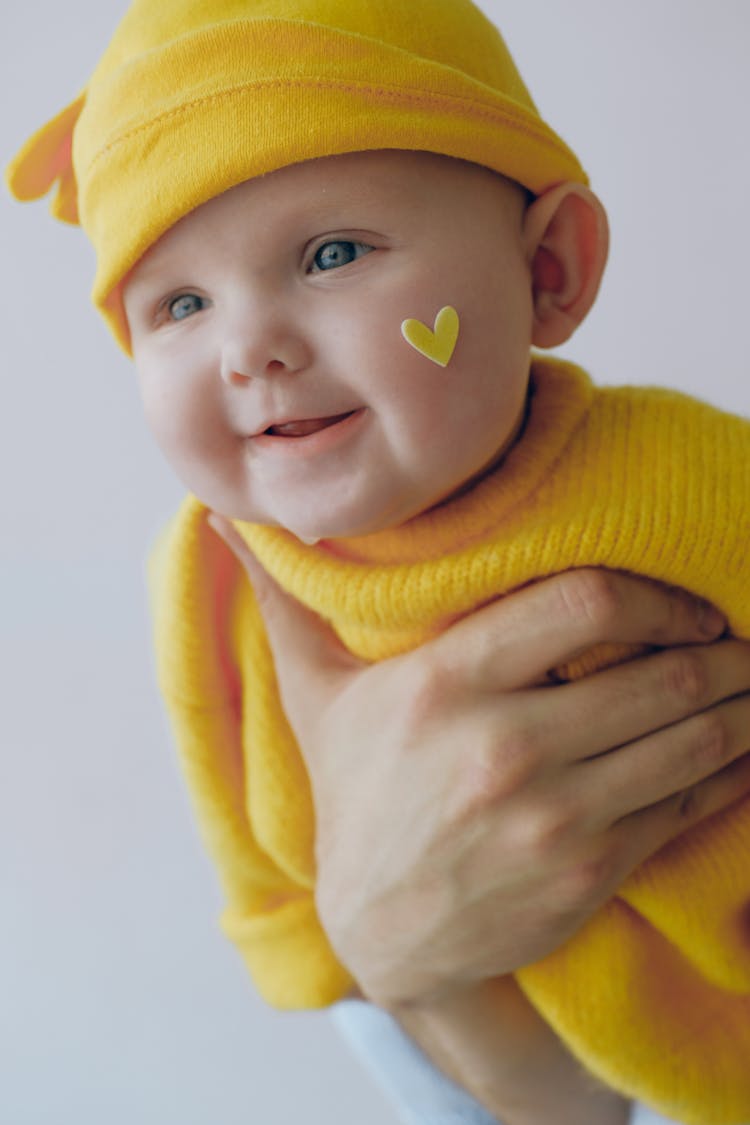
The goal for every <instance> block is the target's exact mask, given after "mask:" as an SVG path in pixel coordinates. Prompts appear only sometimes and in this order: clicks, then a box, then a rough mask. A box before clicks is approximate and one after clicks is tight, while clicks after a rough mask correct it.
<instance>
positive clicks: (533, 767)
mask: <svg viewBox="0 0 750 1125" xmlns="http://www.w3.org/2000/svg"><path fill="white" fill-rule="evenodd" d="M538 763H539V752H538V750H537V748H536V745H535V743H534V740H533V736H532V735H531V734H530V733H529V732H527V731H518V730H516V729H514V728H512V727H508V728H507V729H506V731H505V732H504V733H502V734H500V735H499V737H498V731H497V729H495V730H494V731H492V732H491V733H490V734H488V735H485V736H484V737H483V738H482V740H481V741H479V742H477V743H476V744H475V745H474V746H473V747H472V748H471V750H470V752H469V753H468V754H466V755H465V756H464V757H463V758H462V761H461V766H460V771H459V778H458V781H457V785H456V790H455V797H456V801H455V807H456V808H457V809H460V815H461V817H462V818H469V819H471V818H472V817H474V816H476V815H479V814H481V813H484V812H486V811H487V810H488V809H495V808H497V806H498V805H500V804H503V803H504V802H507V801H510V800H512V799H513V798H514V797H516V796H517V795H518V794H519V793H521V792H523V790H524V789H525V788H526V786H527V785H528V783H529V781H530V780H531V779H532V778H533V776H534V775H535V774H536V772H537V769H538Z"/></svg>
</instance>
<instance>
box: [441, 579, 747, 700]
mask: <svg viewBox="0 0 750 1125" xmlns="http://www.w3.org/2000/svg"><path fill="white" fill-rule="evenodd" d="M725 628H726V621H725V619H724V617H723V616H722V615H721V614H720V613H718V611H716V610H714V609H713V607H712V606H710V605H709V604H708V603H707V602H704V601H703V600H702V599H700V598H697V597H694V596H693V595H692V594H689V593H688V592H687V591H685V590H681V589H679V588H677V587H670V586H665V585H663V584H661V583H659V582H654V581H651V580H649V579H644V578H639V577H634V576H633V575H629V574H625V573H622V572H620V571H614V570H605V569H593V568H583V569H580V570H569V571H566V572H564V573H563V574H558V575H555V576H553V577H552V578H547V579H544V580H542V581H539V582H535V583H534V584H533V585H531V586H526V587H524V588H523V589H521V590H518V591H516V592H514V593H511V594H508V595H506V596H504V597H503V598H501V599H499V600H498V601H495V602H491V603H490V604H489V605H486V606H484V607H483V608H482V609H480V610H477V611H476V612H475V613H472V614H470V615H469V616H468V617H464V618H462V619H461V620H460V621H458V622H456V623H455V624H454V625H452V626H451V627H450V628H449V629H447V630H446V631H445V632H444V633H443V634H441V636H440V637H438V638H437V639H436V640H435V641H433V642H431V643H432V646H433V656H434V657H436V658H437V659H438V661H439V663H440V664H441V666H442V667H443V668H445V670H446V671H448V672H450V673H451V674H453V675H455V676H456V677H458V678H459V681H460V682H462V683H464V684H465V685H466V686H467V687H468V688H470V689H473V690H476V691H486V692H502V691H514V690H516V689H518V688H521V687H528V686H529V685H531V684H535V683H539V682H541V681H543V680H545V679H546V674H547V672H548V670H549V669H551V668H555V667H557V666H558V665H561V664H565V663H566V662H568V661H570V660H574V659H575V658H576V657H577V656H579V655H580V654H581V653H582V652H585V651H587V650H588V649H590V648H592V647H593V646H594V645H597V644H604V643H626V644H647V645H657V646H660V647H666V646H671V645H678V644H690V643H694V644H698V643H703V644H705V643H706V642H707V641H710V640H715V639H716V638H717V637H719V636H720V635H721V633H722V632H723V631H724V629H725Z"/></svg>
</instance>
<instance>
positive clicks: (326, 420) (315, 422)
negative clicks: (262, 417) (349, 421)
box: [252, 410, 355, 438]
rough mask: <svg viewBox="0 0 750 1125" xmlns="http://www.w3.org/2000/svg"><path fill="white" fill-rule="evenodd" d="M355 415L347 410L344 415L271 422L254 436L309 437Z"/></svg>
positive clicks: (326, 415) (352, 411)
mask: <svg viewBox="0 0 750 1125" xmlns="http://www.w3.org/2000/svg"><path fill="white" fill-rule="evenodd" d="M354 413H355V411H354V410H345V411H344V412H343V413H342V414H325V415H320V416H317V417H315V418H290V419H288V420H285V421H276V422H271V423H270V424H269V425H267V426H263V427H262V428H261V429H258V430H256V432H255V433H254V434H253V435H252V436H253V437H260V436H261V435H262V434H267V435H269V436H271V437H280V438H301V437H308V436H309V435H310V434H315V433H318V431H319V430H325V429H328V427H329V426H335V425H336V424H337V423H338V422H343V421H344V419H345V418H348V417H350V415H352V414H354Z"/></svg>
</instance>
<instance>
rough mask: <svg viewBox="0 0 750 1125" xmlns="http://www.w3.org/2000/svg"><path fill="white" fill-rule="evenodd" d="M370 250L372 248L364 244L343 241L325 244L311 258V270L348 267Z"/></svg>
mask: <svg viewBox="0 0 750 1125" xmlns="http://www.w3.org/2000/svg"><path fill="white" fill-rule="evenodd" d="M371 250H372V246H368V245H367V244H366V243H365V242H348V241H346V240H343V239H342V240H341V241H340V242H326V243H324V244H323V246H321V247H320V249H319V250H318V252H317V253H316V255H315V257H314V258H313V268H314V269H315V270H335V269H338V268H339V266H348V265H349V262H354V261H356V260H357V258H363V257H364V255H365V254H369V253H370V251H371Z"/></svg>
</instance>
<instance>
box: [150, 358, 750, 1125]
mask: <svg viewBox="0 0 750 1125" xmlns="http://www.w3.org/2000/svg"><path fill="white" fill-rule="evenodd" d="M532 385H533V398H532V402H531V411H530V416H529V420H528V422H527V426H526V429H525V431H524V434H523V437H522V439H521V441H520V442H519V443H518V444H517V445H516V446H515V447H514V448H513V449H512V451H511V452H510V454H509V455H508V457H507V459H506V461H505V463H504V464H503V465H502V466H501V468H500V470H499V471H497V472H496V473H495V474H494V475H492V476H491V477H489V478H488V479H486V480H484V481H483V482H481V483H480V484H478V485H477V486H476V487H475V488H473V489H472V490H471V491H470V492H468V493H467V494H465V495H463V496H462V497H460V498H459V499H457V500H455V501H453V502H451V503H449V504H446V505H443V506H441V507H440V508H437V509H435V510H433V511H432V512H430V513H427V514H425V515H423V516H421V517H419V518H417V519H416V520H413V521H411V522H410V523H409V524H407V525H405V526H403V527H401V528H397V529H395V530H392V531H385V532H381V533H379V534H377V535H371V536H367V537H363V538H359V539H350V540H345V541H337V542H336V543H330V544H326V543H323V544H320V545H318V546H317V547H308V546H305V545H303V544H301V543H300V542H298V541H297V540H296V539H294V537H292V536H291V535H289V534H287V533H286V532H284V531H281V530H278V529H272V528H265V527H258V526H254V525H248V524H238V525H237V526H238V528H239V530H240V532H241V534H242V535H243V537H244V538H245V540H246V541H247V543H248V544H249V545H250V546H251V548H252V550H253V551H254V552H255V554H256V555H257V557H258V558H259V559H260V561H261V562H262V564H263V565H264V566H265V567H266V568H267V570H268V571H269V572H270V573H271V574H273V576H274V577H275V578H276V580H277V581H278V582H279V583H280V584H281V585H282V586H283V587H284V588H285V589H286V590H288V591H290V592H291V593H292V594H293V595H294V596H295V597H296V598H298V599H299V600H300V601H302V602H303V603H304V604H305V605H307V606H308V607H310V608H311V609H312V610H314V611H315V612H316V613H318V614H320V615H321V616H323V617H324V618H326V619H327V620H328V621H330V622H331V623H332V624H333V626H334V628H335V629H336V632H337V633H338V635H339V636H340V637H341V639H342V640H343V642H344V643H345V644H346V645H347V646H348V648H349V649H350V650H351V651H352V652H354V653H356V654H357V655H358V656H361V657H364V658H367V659H370V660H378V659H382V658H385V657H388V656H391V655H394V654H396V653H400V652H404V651H406V650H408V649H411V648H413V647H414V646H416V645H418V644H419V643H420V642H422V641H424V640H425V639H426V638H428V637H430V636H432V635H434V634H435V633H436V632H438V631H439V630H440V629H441V628H443V627H445V625H446V623H448V622H449V621H451V620H453V619H455V617H456V616H457V615H461V614H464V613H466V612H469V611H470V610H471V609H472V608H473V607H475V606H477V605H479V604H480V603H483V602H485V601H486V600H487V599H489V598H492V597H493V596H496V595H497V594H499V593H502V592H507V591H510V590H512V589H513V588H515V587H517V586H519V585H521V584H523V583H525V582H527V581H529V580H530V579H532V578H536V577H541V576H543V575H547V574H552V573H554V572H558V571H561V570H564V569H567V568H569V567H576V566H582V565H600V566H605V567H610V568H615V569H622V570H628V571H633V572H636V573H640V574H644V575H649V576H651V577H653V578H656V579H661V580H663V581H666V582H669V583H673V584H676V585H680V586H684V587H686V588H688V589H691V590H693V591H695V592H696V593H698V594H701V595H702V596H704V597H706V598H709V599H710V600H711V601H713V602H714V603H716V604H717V605H718V606H719V607H720V608H721V609H722V610H723V611H724V612H725V613H726V614H727V615H728V618H729V621H730V625H731V628H732V630H733V631H734V632H735V633H736V634H737V635H740V636H744V637H750V582H749V581H748V579H749V577H750V573H749V566H748V542H749V541H750V506H749V504H748V497H750V422H747V421H743V420H741V419H738V418H734V417H732V416H729V415H726V414H723V413H721V412H719V411H717V410H714V409H712V408H711V407H708V406H705V405H703V404H700V403H697V402H695V401H693V400H691V399H688V398H686V397H685V396H682V395H679V394H676V393H673V392H669V391H663V390H646V389H638V388H608V389H600V390H595V389H594V388H593V386H592V385H591V383H590V381H589V379H588V377H587V376H586V375H585V374H584V373H583V372H581V371H580V370H578V369H577V368H574V367H572V366H570V365H567V364H563V363H561V362H558V361H550V360H545V361H536V362H535V364H534V367H533V378H532ZM153 589H154V605H155V614H156V646H157V653H158V664H159V675H160V681H161V687H162V690H163V692H164V695H165V698H166V702H167V705H168V708H169V711H170V715H171V718H172V722H173V724H174V728H175V732H176V736H177V741H178V745H179V748H180V753H181V758H182V762H183V765H184V769H185V772H186V775H187V779H188V784H189V786H190V789H191V791H192V795H193V799H194V801H195V805H196V809H197V813H198V818H199V821H200V823H201V826H202V829H203V832H204V834H205V837H206V842H207V845H208V847H209V849H210V851H211V853H212V854H213V856H214V859H215V860H216V863H217V867H218V870H219V874H220V877H221V880H222V883H223V887H224V892H225V894H226V897H227V901H228V906H227V910H226V913H225V915H224V927H225V929H226V932H227V933H228V935H229V936H230V937H231V938H232V940H233V941H235V942H236V944H237V946H238V947H239V949H240V951H241V953H242V955H243V957H244V959H245V961H246V963H247V965H248V967H249V969H250V971H251V973H252V974H253V976H254V978H255V980H256V982H257V984H258V987H259V989H260V990H261V992H262V993H263V994H264V996H265V997H266V998H267V999H268V1000H269V1001H270V1002H271V1003H273V1004H275V1005H278V1006H280V1007H308V1006H319V1005H326V1004H329V1003H332V1002H333V1001H335V1000H337V999H339V998H340V997H341V996H342V995H343V994H344V993H345V992H346V991H347V990H348V988H349V987H350V985H351V980H350V978H349V976H348V974H347V972H346V971H345V970H344V969H343V968H342V967H341V966H340V965H339V964H338V962H337V961H336V958H335V956H334V954H333V952H332V950H331V948H330V946H329V944H328V942H327V940H326V937H325V935H324V933H323V931H322V929H321V927H320V924H319V922H318V920H317V917H316V914H315V906H314V900H313V887H314V881H315V865H314V854H313V842H314V814H313V808H312V803H311V799H310V789H309V784H308V780H307V776H306V772H305V768H304V764H303V762H302V758H301V756H300V753H299V750H298V748H297V745H296V743H295V740H294V737H293V735H292V734H291V731H290V729H289V727H288V724H287V722H286V720H285V718H284V715H283V712H282V709H281V705H280V702H279V698H278V694H277V689H276V684H275V679H274V672H273V667H272V662H271V659H270V654H269V650H268V646H267V642H266V638H265V635H264V631H263V626H262V623H261V621H260V619H259V615H258V612H257V609H256V607H255V604H254V601H253V597H252V593H251V590H250V587H249V585H248V583H247V582H246V581H245V580H244V578H243V577H241V575H240V572H239V567H238V565H237V564H236V563H235V562H234V560H233V558H232V557H230V556H229V554H228V552H227V551H226V548H225V547H224V546H223V544H221V543H220V542H219V541H218V539H217V538H216V537H215V536H214V534H213V533H212V532H211V530H210V528H209V527H208V526H207V524H206V512H205V510H204V509H203V508H202V506H201V505H200V504H199V503H198V502H197V501H195V500H194V499H192V498H189V499H188V500H187V501H186V502H185V504H184V506H183V508H182V509H181V511H180V512H179V513H178V515H177V516H176V518H175V520H174V521H173V523H172V524H171V526H170V527H169V528H168V530H167V532H166V533H165V536H164V538H163V540H162V542H161V544H160V547H159V550H158V552H157V555H156V557H155V561H154V568H153ZM600 655H601V658H602V659H605V658H606V657H607V655H609V656H610V657H611V653H610V654H600ZM620 655H622V654H620ZM518 979H519V981H520V983H521V985H522V987H523V988H524V990H525V992H526V994H527V995H528V996H529V997H530V999H531V1000H532V1002H533V1003H534V1004H535V1006H536V1007H537V1008H538V1009H539V1011H540V1012H541V1013H542V1015H543V1016H544V1018H545V1019H546V1020H548V1022H549V1023H550V1024H551V1025H552V1026H553V1027H554V1028H555V1029H556V1031H557V1032H558V1033H559V1035H560V1036H561V1037H562V1039H563V1040H564V1041H565V1042H566V1043H567V1044H568V1045H569V1046H570V1047H571V1049H572V1050H573V1051H574V1052H575V1053H576V1054H577V1055H578V1057H579V1058H580V1059H581V1060H582V1061H583V1062H584V1063H585V1065H586V1066H587V1067H589V1068H590V1069H591V1070H592V1071H593V1072H594V1073H595V1074H597V1075H599V1076H600V1077H601V1078H602V1079H604V1081H606V1082H607V1083H609V1084H610V1085H612V1086H613V1087H615V1088H616V1089H618V1090H621V1091H622V1092H623V1093H625V1094H627V1095H629V1096H632V1097H634V1098H637V1099H640V1100H643V1101H646V1102H647V1103H649V1104H652V1105H653V1106H654V1107H656V1108H658V1109H659V1110H660V1111H661V1112H663V1113H665V1114H667V1115H669V1116H671V1117H676V1118H678V1119H679V1120H681V1121H684V1122H687V1123H688V1125H736V1123H740V1122H746V1121H748V1120H750V800H743V801H741V802H739V803H737V804H736V805H734V806H733V807H732V809H730V810H727V811H725V812H723V813H721V814H720V815H718V816H716V817H714V818H712V819H711V820H710V821H709V822H707V823H705V824H703V825H699V826H698V827H696V828H695V829H693V830H691V831H690V832H688V833H686V834H685V835H683V836H682V837H681V838H680V839H679V840H677V841H675V842H673V843H672V844H671V845H669V846H668V847H666V848H664V849H663V850H662V851H661V852H660V853H659V854H658V855H657V856H656V857H654V858H653V859H651V860H650V861H649V862H647V863H646V864H644V865H643V866H642V867H641V868H640V869H639V870H638V871H636V872H635V873H634V874H633V875H632V876H631V877H630V878H629V879H628V881H627V882H626V883H625V885H624V886H623V887H622V888H621V890H620V891H619V893H618V895H617V896H616V897H615V898H614V899H613V900H612V901H611V902H610V903H609V904H608V905H607V906H606V907H605V908H604V909H602V910H600V911H599V913H598V914H597V915H596V916H595V917H594V918H593V919H592V920H591V921H590V922H589V923H588V925H587V926H586V927H585V928H584V929H583V931H582V932H581V933H579V934H578V935H577V936H576V937H575V938H573V939H572V940H571V941H569V942H568V943H567V945H566V946H565V947H564V948H563V949H561V950H560V951H559V952H557V953H555V954H553V955H552V956H550V957H547V958H546V959H545V960H544V961H542V962H540V963H538V964H536V965H534V966H530V967H528V968H526V969H524V970H523V971H521V972H519V973H518Z"/></svg>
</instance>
